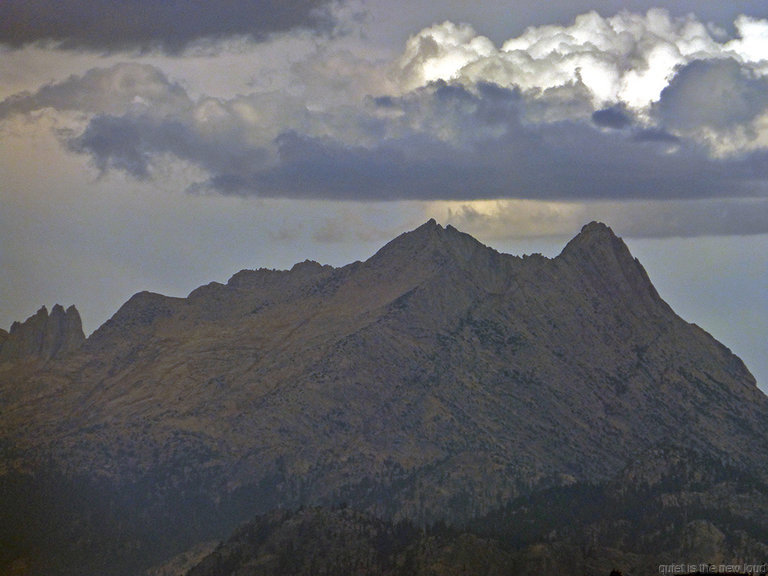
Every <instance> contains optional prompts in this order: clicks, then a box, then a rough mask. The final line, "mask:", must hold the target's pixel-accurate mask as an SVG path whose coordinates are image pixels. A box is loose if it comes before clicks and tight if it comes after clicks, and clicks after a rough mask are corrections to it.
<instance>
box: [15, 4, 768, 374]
mask: <svg viewBox="0 0 768 576" xmlns="http://www.w3.org/2000/svg"><path fill="white" fill-rule="evenodd" d="M430 217H435V218H436V219H437V220H438V221H439V222H441V223H442V224H444V225H445V224H453V225H455V226H457V227H458V228H460V229H462V230H464V231H466V232H469V233H471V234H473V235H475V236H476V237H477V238H479V239H480V240H481V241H483V242H485V243H486V244H489V245H491V246H493V247H494V248H497V249H499V250H501V251H505V252H512V253H523V252H542V253H544V254H547V255H550V256H554V255H556V254H557V253H558V252H559V250H560V249H561V248H562V246H563V245H564V243H565V242H566V241H567V239H568V238H570V237H572V236H573V235H575V234H576V233H577V232H578V231H579V229H580V228H581V226H582V225H583V224H585V223H587V222H589V221H591V220H595V219H597V220H602V221H604V222H606V223H607V224H609V225H610V226H612V227H613V228H614V230H615V231H616V232H617V233H618V234H619V235H621V236H623V237H624V238H625V240H626V242H627V243H628V245H629V247H630V249H631V250H632V251H633V253H634V254H635V255H636V256H638V257H639V258H640V260H641V262H642V263H643V264H644V265H645V266H646V268H647V269H648V271H649V274H650V276H651V279H652V280H653V281H654V283H655V284H656V286H657V288H658V289H659V291H660V293H661V294H662V296H663V297H665V298H666V299H667V300H668V301H669V302H670V304H671V305H672V306H673V308H675V310H677V311H678V313H679V314H681V315H682V316H683V317H684V318H685V319H686V320H688V321H691V322H695V323H697V324H699V325H701V326H703V327H704V328H705V329H707V330H708V331H710V332H711V333H712V334H713V335H714V336H715V337H717V338H718V339H719V340H721V341H723V342H724V343H725V344H726V345H728V346H729V347H731V348H732V349H733V350H734V351H735V352H736V353H737V354H738V355H740V356H741V357H742V358H743V359H744V360H745V361H746V363H747V365H748V366H749V367H750V369H751V370H752V371H753V373H755V375H756V376H757V378H758V381H759V382H760V383H761V386H762V387H763V388H764V389H768V346H767V345H766V342H768V338H766V335H767V333H768V5H766V3H765V2H764V0H760V1H759V2H758V1H754V2H752V1H742V2H739V1H734V2H729V3H715V2H700V1H682V0H681V1H658V2H655V3H648V2H645V1H642V0H634V1H624V2H620V1H603V2H594V1H593V2H588V1H587V0H578V1H573V0H571V1H568V2H564V1H554V2H539V3H531V2H520V1H516V0H511V1H510V0H507V1H505V2H501V1H492V2H480V3H478V2H467V1H465V0H446V1H442V2H440V1H434V0H411V1H408V2H405V1H402V0H388V1H386V2H385V1H384V0H341V1H335V0H334V1H327V0H255V1H251V2H247V1H239V2H208V1H204V0H184V1H183V2H182V1H181V0H138V1H133V2H125V1H118V0H67V1H66V2H61V1H58V0H4V1H3V2H0V235H1V236H0V270H1V271H2V274H0V327H3V328H6V329H7V328H9V327H10V324H11V322H12V321H14V320H23V319H25V318H26V317H28V316H30V315H31V314H33V313H34V312H35V311H36V310H37V309H38V308H39V307H40V306H41V305H44V304H45V305H47V306H48V307H49V309H50V307H51V306H52V305H53V304H54V303H57V302H58V303H61V304H64V305H69V304H75V305H76V306H77V307H78V309H79V310H80V312H81V314H82V316H83V320H84V323H85V329H86V331H87V332H91V331H93V330H94V329H96V328H97V327H98V326H99V325H100V324H101V323H103V322H104V321H105V320H107V318H109V317H110V316H111V315H112V314H113V313H114V312H115V311H116V310H117V308H118V307H119V306H120V305H121V304H122V303H123V302H124V301H125V300H127V299H128V298H129V297H130V296H131V295H132V294H133V293H135V292H138V291H140V290H151V291H155V292H161V293H164V294H169V295H174V296H184V295H186V294H187V293H189V292H190V291H191V290H192V289H194V288H196V287H197V286H199V285H201V284H205V283H208V282H210V281H214V280H215V281H226V280H227V278H229V277H230V276H231V275H232V274H234V273H235V272H237V271H238V270H240V269H243V268H258V267H269V268H273V267H274V268H290V266H291V265H292V264H293V263H295V262H297V261H301V260H304V259H306V258H310V259H315V260H318V261H320V262H323V263H329V264H333V265H343V264H346V263H348V262H351V261H354V260H357V259H365V258H367V257H369V256H370V255H371V254H373V252H375V250H376V249H378V248H379V247H380V246H381V245H382V244H383V243H384V242H386V241H387V240H389V239H391V238H392V237H394V236H395V235H397V234H399V233H400V232H402V231H404V230H408V229H411V228H414V227H416V226H418V225H419V224H421V223H423V222H424V221H425V220H427V219H428V218H430Z"/></svg>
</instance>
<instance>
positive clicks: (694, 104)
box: [655, 58, 768, 154]
mask: <svg viewBox="0 0 768 576" xmlns="http://www.w3.org/2000/svg"><path fill="white" fill-rule="evenodd" d="M655 112H656V115H657V117H658V119H659V120H660V122H661V123H662V124H663V125H664V126H665V127H666V128H667V129H669V130H672V131H674V132H676V133H677V134H680V135H684V136H687V137H692V138H695V139H696V140H698V141H701V142H706V143H707V145H708V146H709V147H710V148H711V149H712V150H713V151H715V152H716V153H717V154H729V153H734V152H741V151H744V150H751V149H758V148H765V147H766V146H768V131H767V130H766V126H767V125H768V77H765V76H760V75H758V74H756V73H755V72H754V71H753V70H751V69H749V68H745V67H744V66H742V65H740V63H739V62H737V61H736V60H734V59H732V58H724V59H716V60H694V61H692V62H690V63H689V64H686V65H685V66H683V67H681V68H680V70H679V71H678V72H677V74H676V75H675V77H674V78H673V79H672V80H671V82H670V83H669V85H668V86H667V87H666V88H664V90H663V91H662V92H661V96H660V98H659V101H658V102H657V103H656V105H655Z"/></svg>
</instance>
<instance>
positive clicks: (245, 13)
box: [0, 0, 333, 53]
mask: <svg viewBox="0 0 768 576" xmlns="http://www.w3.org/2000/svg"><path fill="white" fill-rule="evenodd" d="M332 3H333V2H332V0H247V1H241V2H209V1H207V0H184V1H181V0H134V1H131V2H127V1H124V0H120V1H118V2H115V1H113V0H67V1H66V2H61V1H58V0H4V1H3V2H0V43H3V44H6V45H9V46H12V47H15V48H18V47H21V46H24V45H27V44H30V43H34V42H40V41H51V42H55V43H58V44H60V45H61V46H62V47H64V48H84V49H91V50H98V51H108V52H109V51H118V50H133V49H141V50H146V49H153V48H160V49H163V50H165V51H168V52H171V53H178V52H180V51H182V50H184V49H185V48H186V47H188V46H189V45H190V44H192V43H195V42H197V41H199V40H214V39H219V38H222V37H228V36H235V35H239V36H247V37H250V38H253V39H256V40H261V39H264V38H265V37H267V36H268V35H269V34H271V33H275V32H286V31H288V30H291V29H294V28H310V29H314V30H330V29H332V27H333V17H332V11H331V5H332Z"/></svg>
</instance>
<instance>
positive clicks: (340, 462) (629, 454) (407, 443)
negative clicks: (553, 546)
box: [0, 220, 768, 574]
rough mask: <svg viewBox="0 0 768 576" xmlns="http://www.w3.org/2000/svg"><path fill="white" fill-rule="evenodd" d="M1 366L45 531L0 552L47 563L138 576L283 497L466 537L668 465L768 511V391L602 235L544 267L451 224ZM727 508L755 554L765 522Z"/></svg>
mask: <svg viewBox="0 0 768 576" xmlns="http://www.w3.org/2000/svg"><path fill="white" fill-rule="evenodd" d="M11 332H14V331H13V330H12V331H11ZM10 337H11V336H10V335H9V336H8V338H7V339H6V343H7V342H8V341H9V339H10ZM2 346H3V348H2V350H5V346H6V344H5V343H4V344H2ZM6 364H7V363H6ZM6 364H0V375H3V374H5V375H6V376H3V378H2V381H0V402H2V406H4V410H3V412H4V413H3V418H2V419H1V420H0V448H2V454H3V459H2V472H3V475H2V476H0V482H2V483H3V484H2V485H1V486H0V488H3V489H4V491H2V492H0V494H2V493H4V494H9V495H15V497H14V498H13V502H12V503H9V502H10V501H11V498H10V496H9V497H8V498H6V499H5V502H4V503H3V504H4V508H3V510H4V512H3V513H4V514H5V515H6V517H7V518H10V519H14V518H26V519H27V520H25V523H26V526H27V528H26V529H25V530H23V531H21V532H19V531H18V530H17V531H13V533H12V534H6V535H3V534H0V536H5V537H7V538H9V539H10V541H11V542H12V546H10V547H9V548H8V550H9V551H8V552H7V553H5V554H0V562H6V564H8V565H11V563H13V562H15V563H17V565H18V563H19V562H29V563H30V564H29V565H30V566H31V567H32V568H31V570H32V573H42V572H45V573H48V574H51V573H60V574H70V573H71V574H74V573H81V572H82V567H83V566H84V565H87V566H88V567H89V570H91V572H92V573H96V572H98V571H100V570H102V571H103V570H106V569H109V570H111V572H110V573H112V574H118V573H125V574H130V573H138V572H137V571H138V570H141V569H143V568H146V567H147V566H150V565H152V564H153V563H161V562H162V561H163V560H164V559H166V558H167V557H168V556H170V555H171V553H172V552H180V551H183V550H184V549H185V548H187V547H189V546H192V545H194V544H196V543H199V542H201V541H204V540H211V539H213V540H216V539H220V538H223V537H224V536H225V535H226V534H227V533H228V532H229V531H231V530H232V529H233V528H234V527H235V526H236V525H238V523H240V522H242V521H245V520H247V519H249V518H251V517H253V516H255V515H257V514H264V513H268V512H269V511H270V510H273V509H275V508H294V507H298V506H302V505H303V506H333V505H338V504H339V503H342V502H345V503H348V504H349V505H350V506H353V507H354V508H355V509H358V510H360V511H362V512H364V513H365V514H371V515H374V516H376V517H379V518H382V519H384V520H387V521H393V522H397V521H399V520H402V519H406V518H407V519H410V520H411V521H413V522H414V523H416V524H417V525H419V526H425V525H430V524H432V523H434V522H438V521H445V522H448V523H450V524H454V525H464V524H466V523H468V522H471V521H473V519H477V518H483V517H491V516H490V515H493V514H494V513H497V512H498V511H499V510H503V509H505V507H508V506H509V505H511V504H510V503H512V502H519V499H520V498H528V497H531V495H535V494H541V493H543V491H546V490H565V489H567V487H568V486H582V485H599V486H602V487H605V486H608V485H609V483H611V482H616V481H617V478H620V477H621V475H622V474H624V475H627V474H628V475H627V476H626V478H625V480H626V483H628V484H629V486H630V488H631V489H630V493H631V494H640V493H641V490H640V487H642V486H646V485H648V486H653V485H654V480H653V478H647V477H646V476H648V474H651V471H653V470H665V469H666V468H665V467H666V466H667V462H668V458H669V456H668V455H669V454H670V453H675V454H685V455H687V456H685V457H684V458H682V459H681V462H683V463H685V462H689V461H692V460H691V459H692V458H693V459H700V460H702V461H704V462H712V463H716V464H717V466H719V467H723V469H727V470H731V471H733V474H742V473H746V472H747V471H748V472H749V474H750V476H749V477H750V478H752V479H753V480H750V482H753V484H750V486H752V487H753V488H754V490H755V492H754V494H753V493H752V492H750V491H749V490H747V491H746V492H745V491H742V492H738V490H740V488H738V487H737V486H735V485H726V486H725V487H723V486H721V485H720V484H718V482H720V480H718V479H709V480H707V481H706V482H705V483H704V485H703V487H700V488H701V492H702V493H703V494H705V495H709V494H710V492H711V491H715V492H716V491H717V490H720V492H717V493H718V494H720V493H721V492H723V491H725V493H727V494H731V493H733V495H737V496H738V497H739V498H741V499H742V500H747V501H750V502H754V503H756V504H755V505H756V506H758V509H760V510H763V511H765V508H764V506H765V502H764V500H760V498H758V497H757V496H756V494H760V493H761V492H760V490H762V487H764V486H765V483H766V481H768V430H767V429H766V428H765V425H764V420H765V414H766V412H767V410H766V409H768V399H766V397H765V395H763V394H762V392H760V390H759V389H758V388H757V386H756V383H755V380H754V378H753V377H752V375H751V374H750V373H749V371H748V370H747V368H746V367H745V366H744V364H743V363H742V362H741V360H740V359H739V358H738V357H736V356H735V355H734V354H733V353H732V352H731V351H730V350H728V349H727V348H726V347H725V346H723V345H722V344H720V343H718V342H717V341H716V340H715V339H713V338H712V337H711V336H710V335H709V334H707V333H706V332H705V331H703V330H702V329H700V328H698V327H697V326H695V325H692V324H689V323H687V322H685V321H684V320H682V319H681V318H679V317H678V316H677V315H676V314H675V313H674V311H673V310H672V309H671V308H670V307H669V306H668V305H667V304H666V303H665V302H664V301H663V300H662V299H661V298H660V296H659V294H658V293H657V291H656V290H655V289H654V287H653V285H652V283H651V281H650V280H649V278H648V275H647V274H646V272H645V270H644V269H643V267H642V266H641V265H640V263H639V262H638V261H637V260H636V259H635V258H633V257H632V255H631V254H630V252H629V250H628V249H627V247H626V245H625V244H624V242H623V241H622V240H621V239H620V238H618V237H617V236H616V235H615V234H614V233H613V232H612V231H611V229H610V228H608V227H607V226H605V225H603V224H600V223H591V224H588V225H587V226H585V227H584V228H583V229H582V231H581V232H580V233H579V234H578V235H577V236H576V237H575V238H574V239H573V240H572V241H571V242H569V243H568V245H567V246H566V247H565V248H564V250H563V251H562V253H561V254H560V255H559V256H557V257H556V258H552V259H549V258H545V257H543V256H540V255H533V256H525V257H516V256H511V255H507V254H500V253H498V252H496V251H495V250H492V249H490V248H488V247H486V246H484V245H483V244H481V243H480V242H478V241H477V240H475V239H474V238H472V237H471V236H469V235H467V234H464V233H462V232H460V231H458V230H456V229H455V228H453V227H451V226H447V227H445V228H444V227H442V226H440V225H438V224H437V223H436V222H435V221H434V220H430V221H429V222H427V223H426V224H424V225H422V226H420V227H419V228H417V229H415V230H413V231H411V232H408V233H405V234H402V235H401V236H399V237H397V238H395V239H394V240H392V241H391V242H389V243H388V244H387V245H386V246H384V247H383V248H382V249H381V250H379V251H378V252H377V253H376V254H375V255H373V256H372V257H371V258H369V259H368V260H366V261H365V262H355V263H352V264H349V265H347V266H344V267H341V268H333V267H330V266H322V265H320V264H318V263H316V262H311V261H306V262H303V263H300V264H297V265H296V266H294V267H293V268H292V269H291V270H289V271H275V270H266V269H259V270H244V271H241V272H238V273H237V274H235V275H234V276H233V277H232V278H231V279H230V280H229V281H228V282H227V283H226V284H220V283H211V284H208V285H206V286H202V287H200V288H198V289H196V290H194V291H193V292H192V293H191V294H189V296H188V297H186V298H171V297H167V296H162V295H159V294H152V293H149V292H142V293H139V294H136V295H135V296H133V297H132V298H131V299H130V300H129V301H128V302H126V303H125V304H124V305H123V306H122V307H121V308H120V309H119V310H118V311H117V313H116V314H115V315H114V316H113V317H112V318H111V319H110V320H109V321H107V322H106V323H105V324H104V325H103V326H101V327H100V328H99V329H98V330H97V331H95V332H94V333H93V334H92V335H91V336H90V337H89V338H88V339H87V340H86V341H85V342H84V343H83V344H82V345H80V346H79V347H76V348H73V349H71V350H69V351H68V352H67V354H62V355H57V356H55V357H52V358H51V359H50V361H48V362H46V363H44V364H42V365H41V366H39V368H37V369H35V370H34V371H33V372H31V373H30V372H25V373H23V374H21V375H20V376H14V377H13V378H10V377H7V375H8V374H17V373H14V372H13V371H6V372H3V371H2V370H3V366H5V365H6ZM638 462H643V463H644V464H643V465H642V467H640V468H639V469H638V468H637V466H639V465H638V464H637V463H638ZM681 466H683V464H681ZM691 466H693V465H692V464H691ZM632 470H635V472H634V473H630V472H631V471H632ZM638 470H639V471H638ZM633 474H634V475H633ZM659 474H661V472H659ZM665 474H666V473H665ZM666 476H669V474H666ZM666 476H665V477H666ZM726 484H727V482H726ZM664 486H666V484H664ZM685 486H686V484H684V483H683V484H680V485H679V486H678V485H677V484H674V485H673V488H674V490H673V493H674V494H677V495H678V496H679V492H680V491H681V490H684V488H685ZM606 489H607V488H606ZM745 490H746V489H745ZM750 490H752V488H750ZM729 491H730V492H729ZM734 491H735V492H734ZM744 494H746V495H744ZM638 497H639V496H638ZM658 497H659V498H661V495H659V496H658ZM702 498H705V497H704V496H702ZM706 498H709V496H706ZM706 498H705V499H706ZM712 498H714V496H712ZM664 501H665V502H668V501H669V499H667V500H664ZM717 501H718V502H719V501H720V500H717ZM718 506H719V505H718ZM629 508H630V507H627V506H625V507H624V508H621V509H622V510H623V509H629ZM49 509H53V510H56V511H57V512H56V514H55V520H52V519H51V515H50V514H49V513H47V510H49ZM704 509H705V510H709V508H706V507H704ZM713 510H718V511H719V510H721V508H719V507H717V506H715V508H713ZM707 514H709V513H707ZM707 514H705V515H704V517H703V518H701V519H702V521H704V522H710V523H713V525H717V522H720V520H718V518H719V515H720V512H717V513H716V514H715V513H713V514H714V516H713V515H712V514H710V515H707ZM728 514H731V516H732V517H733V518H735V519H736V520H738V521H736V520H734V522H735V524H733V523H732V524H733V526H739V528H738V529H737V528H734V530H736V531H737V532H738V533H739V534H741V533H742V532H743V533H744V534H746V535H745V536H744V538H746V539H747V540H745V541H748V542H752V541H753V540H755V539H756V538H757V536H756V534H759V530H760V529H762V528H760V527H761V526H764V523H765V520H753V519H752V517H751V516H750V515H748V514H746V512H745V511H744V509H742V508H739V509H738V510H736V511H729V512H728ZM715 516H718V518H715ZM731 516H729V517H731ZM763 516H764V517H765V516H766V515H763ZM661 518H664V515H661V516H659V518H657V521H659V522H660V521H661V520H660V519H661ZM30 519H31V520H30ZM621 520H622V519H621V518H619V519H618V520H616V522H618V524H616V526H619V527H620V526H623V524H621ZM742 521H743V522H742ZM596 522H597V520H596ZM649 522H651V521H650V520H649ZM749 522H757V528H755V529H754V530H752V529H751V528H750V529H749V530H747V529H746V528H744V526H751V524H749ZM761 522H762V524H761ZM598 524H599V522H598ZM5 525H6V526H9V525H12V524H11V523H9V522H6V523H5ZM607 525H611V524H610V522H609V521H608V520H606V522H605V523H603V524H602V526H603V528H604V527H605V526H607ZM719 529H720V528H718V530H719ZM617 530H618V528H617ZM681 530H682V528H681ZM745 530H746V531H745ZM601 534H602V532H601ZM62 535H66V536H62ZM611 536H613V534H611ZM542 537H543V536H542ZM606 537H607V536H606ZM730 537H731V535H730V534H729V538H730ZM46 538H47V539H46ZM524 544H525V545H526V546H529V545H534V544H536V543H535V542H533V541H530V542H529V541H526V542H525V543H524ZM731 544H732V543H731ZM731 544H728V545H729V546H730V548H729V547H728V546H726V547H724V548H722V550H721V552H722V554H723V555H726V556H727V555H729V554H731V555H732V554H737V553H738V551H739V550H742V549H743V548H744V547H743V546H742V548H739V546H736V545H735V544H733V545H731ZM574 546H576V545H575V544H574ZM744 546H747V544H745V545H744ZM750 546H751V544H750ZM576 547H577V548H578V546H576ZM747 548H749V547H748V546H747ZM43 549H45V550H49V552H46V553H43V552H41V550H43ZM749 549H750V550H751V548H749ZM105 550H109V553H108V554H107V553H106V552H104V551H105ZM94 551H101V552H102V555H99V554H94ZM137 551H138V552H137ZM36 555H39V556H36ZM37 557H39V558H41V559H39V560H38V561H37V562H35V560H34V559H35V558H37ZM0 565H2V564H0ZM35 571H37V572H35ZM121 571H122V572H121Z"/></svg>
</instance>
